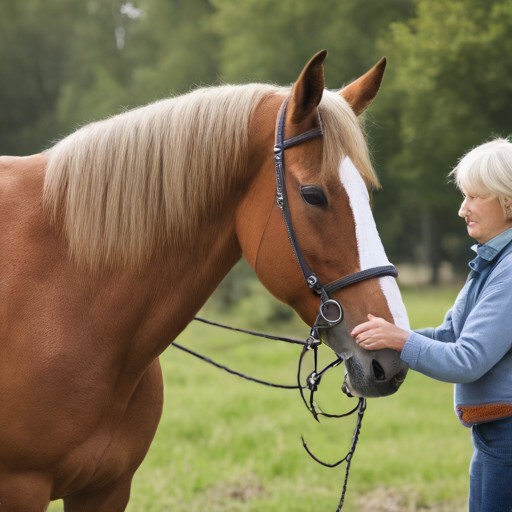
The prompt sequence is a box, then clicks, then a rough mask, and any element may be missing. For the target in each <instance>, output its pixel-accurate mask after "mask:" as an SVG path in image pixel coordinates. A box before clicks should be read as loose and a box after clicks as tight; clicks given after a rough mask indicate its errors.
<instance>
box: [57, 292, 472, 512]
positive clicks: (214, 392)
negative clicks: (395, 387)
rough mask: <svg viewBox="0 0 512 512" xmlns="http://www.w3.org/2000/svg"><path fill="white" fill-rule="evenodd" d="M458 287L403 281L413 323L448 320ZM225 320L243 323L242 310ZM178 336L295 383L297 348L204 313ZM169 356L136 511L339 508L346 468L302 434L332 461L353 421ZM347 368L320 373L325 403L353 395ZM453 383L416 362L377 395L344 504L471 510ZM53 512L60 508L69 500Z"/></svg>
mask: <svg viewBox="0 0 512 512" xmlns="http://www.w3.org/2000/svg"><path fill="white" fill-rule="evenodd" d="M456 294H457V290H455V289H421V290H419V289H405V290H403V297H404V301H405V303H406V306H407V308H408V311H409V314H410V320H411V325H412V327H413V328H419V327H425V326H428V325H438V324H439V323H440V322H441V321H442V318H443V316H444V314H445V312H446V311H447V310H448V309H449V307H450V306H451V304H453V301H454V299H455V296H456ZM257 314H258V311H256V310H254V315H256V316H257ZM248 315H249V313H248V312H247V313H246V315H245V316H246V318H249V316H248ZM210 316H211V314H210ZM217 319H218V318H217ZM220 320H224V321H231V322H232V323H233V324H235V325H239V326H241V327H243V326H244V318H243V317H241V316H237V317H233V318H230V319H229V318H222V319H220ZM287 332H288V333H289V334H295V335H297V334H299V335H302V336H304V335H306V334H307V329H305V328H304V327H302V326H301V325H300V323H299V322H298V321H297V320H293V321H292V322H290V323H289V324H287ZM179 342H180V343H181V344H184V345H186V346H188V347H190V348H193V349H197V350H200V351H202V352H205V353H206V354H208V355H209V356H211V357H212V358H213V359H215V360H218V361H220V362H223V363H225V364H227V365H229V366H233V367H235V368H237V369H239V370H240V371H242V372H247V373H250V374H251V375H254V376H257V377H260V378H263V379H271V380H273V381H276V382H282V383H294V378H295V372H296V364H297V357H298V354H299V352H300V348H299V347H294V346H287V345H285V344H281V343H279V342H273V341H267V340H259V339H255V338H248V339H246V337H243V336H241V335H239V334H230V333H227V332H224V331H222V330H219V329H214V328H211V327H207V326H204V325H202V324H199V323H197V322H193V323H192V324H191V325H190V326H189V327H188V328H187V329H186V331H185V332H184V333H183V334H182V335H181V336H180V338H179ZM331 354H332V353H331V352H330V350H329V349H327V348H325V347H322V349H321V359H322V361H321V362H328V361H330V360H331V359H332V356H331ZM162 366H163V372H164V380H165V408H164V412H163V417H162V421H161V423H160V427H159V429H158V432H157V435H156V438H155V441H154V442H153V445H152V447H151V450H150V452H149V454H148V456H147V457H146V460H145V461H144V463H143V464H142V466H141V468H140V469H139V471H138V472H137V474H136V477H135V480H134V485H133V490H132V498H131V501H130V505H129V507H128V510H129V511H131V512H150V511H151V512H165V511H173V512H196V511H197V512H199V511H201V512H204V511H208V512H220V511H222V512H242V511H243V512H262V511H265V512H311V511H334V510H335V509H336V506H337V503H338V500H339V496H340V492H341V488H342V481H343V477H344V466H343V467H339V468H337V469H327V468H323V467H321V466H319V465H317V464H316V463H315V462H314V461H312V460H311V459H310V458H309V456H308V455H307V454H306V453H305V451H304V449H303V448H302V445H301V441H300V436H301V434H304V436H305V438H306V439H307V441H308V445H309V446H310V448H311V449H313V450H314V451H315V453H316V454H317V455H318V456H320V457H321V458H322V459H325V460H328V461H334V460H337V459H338V458H340V457H341V456H344V455H345V453H346V451H347V449H348V447H349V445H350V441H351V436H352V430H353V427H354V419H352V418H350V419H344V420H325V421H323V422H322V424H321V425H318V424H317V423H316V422H315V421H314V420H313V418H312V417H311V415H310V414H309V413H308V412H307V410H306V408H305V407H304V405H303V404H302V402H301V400H300V397H299V395H298V393H297V392H296V391H286V390H276V389H271V388H267V387H263V386H259V385H257V384H253V383H250V382H246V381H242V380H241V379H238V378H237V377H234V376H231V375H228V374H227V373H225V372H222V371H220V370H218V369H216V368H213V367H211V366H209V365H207V364H205V363H203V362H201V361H198V360H195V359H194V358H193V357H191V356H189V355H186V354H184V353H182V352H180V351H178V350H176V349H173V348H169V349H168V350H167V351H166V352H165V353H164V355H163V357H162ZM342 375H343V369H342V368H338V369H336V370H333V371H332V374H331V375H328V376H326V377H325V380H324V382H322V386H321V392H320V393H319V396H318V401H319V403H320V404H321V405H322V406H323V407H324V409H325V410H327V411H329V412H335V411H336V412H338V411H339V412H341V411H342V410H349V409H350V408H352V407H353V406H354V405H355V399H349V398H347V397H345V396H344V395H343V394H342V393H341V391H340V386H341V381H342ZM452 393H453V388H452V386H451V385H449V384H444V383H440V382H436V381H433V380H430V379H427V378H426V377H423V376H422V375H419V374H416V373H414V372H410V373H409V376H408V377H407V380H406V382H405V383H404V385H403V386H402V388H401V389H400V391H399V392H398V393H397V394H396V395H394V396H392V397H388V398H382V399H372V400H369V402H368V410H367V413H366V414H365V417H364V421H363V426H362V432H361V437H360V443H359V445H358V448H357V452H356V454H355V457H354V461H353V464H352V471H351V476H350V481H349V487H348V495H347V500H346V505H345V508H344V510H346V511H347V512H350V511H359V512H367V511H368V512H369V511H372V512H373V511H378V512H379V511H380V512H402V511H403V512H405V511H415V510H430V511H436V512H440V511H450V512H457V511H459V510H460V511H462V510H464V509H465V500H466V494H467V488H468V464H469V460H470V457H471V452H472V449H471V441H470V431H469V430H468V429H465V428H463V427H461V426H460V424H459V422H458V420H457V418H456V417H455V414H454V413H453V406H452ZM49 510H50V511H58V510H62V502H56V503H53V504H52V506H51V507H50V509H49Z"/></svg>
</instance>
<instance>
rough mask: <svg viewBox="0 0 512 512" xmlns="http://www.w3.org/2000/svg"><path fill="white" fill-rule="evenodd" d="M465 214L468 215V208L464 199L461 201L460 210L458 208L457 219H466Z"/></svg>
mask: <svg viewBox="0 0 512 512" xmlns="http://www.w3.org/2000/svg"><path fill="white" fill-rule="evenodd" d="M467 213H468V208H467V206H466V200H465V199H464V201H462V204H461V205H460V208H459V217H466V216H467Z"/></svg>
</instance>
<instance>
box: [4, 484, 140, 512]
mask: <svg viewBox="0 0 512 512" xmlns="http://www.w3.org/2000/svg"><path fill="white" fill-rule="evenodd" d="M131 486H132V480H131V478H130V479H129V480H125V481H123V482H117V483H115V484H113V485H110V486H109V487H106V488H103V489H98V490H95V491H89V492H79V493H76V494H73V495H71V496H68V497H66V498H64V512H124V510H125V509H126V506H127V505H128V500H129V499H130V489H131ZM0 510H1V509H0ZM2 512H3V510H2Z"/></svg>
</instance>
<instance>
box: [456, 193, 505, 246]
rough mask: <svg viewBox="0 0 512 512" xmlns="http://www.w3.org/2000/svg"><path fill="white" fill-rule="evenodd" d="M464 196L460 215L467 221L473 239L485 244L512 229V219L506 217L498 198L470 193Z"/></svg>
mask: <svg viewBox="0 0 512 512" xmlns="http://www.w3.org/2000/svg"><path fill="white" fill-rule="evenodd" d="M464 196H465V197H464V201H463V202H462V205H461V207H460V210H459V215H460V216H461V217H464V218H465V219H466V226H467V228H468V234H469V236H470V237H471V238H474V239H475V240H477V241H478V242H480V243H481V244H485V243H486V242H488V241H489V240H491V239H492V238H494V237H495V236H498V235H499V234H500V233H502V232H503V231H505V230H506V229H508V228H510V227H512V219H510V218H507V217H506V216H505V213H504V212H503V208H502V207H501V204H500V201H499V199H498V198H497V197H496V196H493V195H488V196H477V195H472V194H471V193H469V192H468V193H466V192H464Z"/></svg>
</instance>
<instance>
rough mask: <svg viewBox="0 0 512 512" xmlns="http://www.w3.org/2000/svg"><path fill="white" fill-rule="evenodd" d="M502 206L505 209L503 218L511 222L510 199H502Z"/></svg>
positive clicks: (511, 206) (511, 204)
mask: <svg viewBox="0 0 512 512" xmlns="http://www.w3.org/2000/svg"><path fill="white" fill-rule="evenodd" d="M503 206H504V207H505V216H506V217H507V219H509V220H512V199H510V197H505V198H504V199H503Z"/></svg>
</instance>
